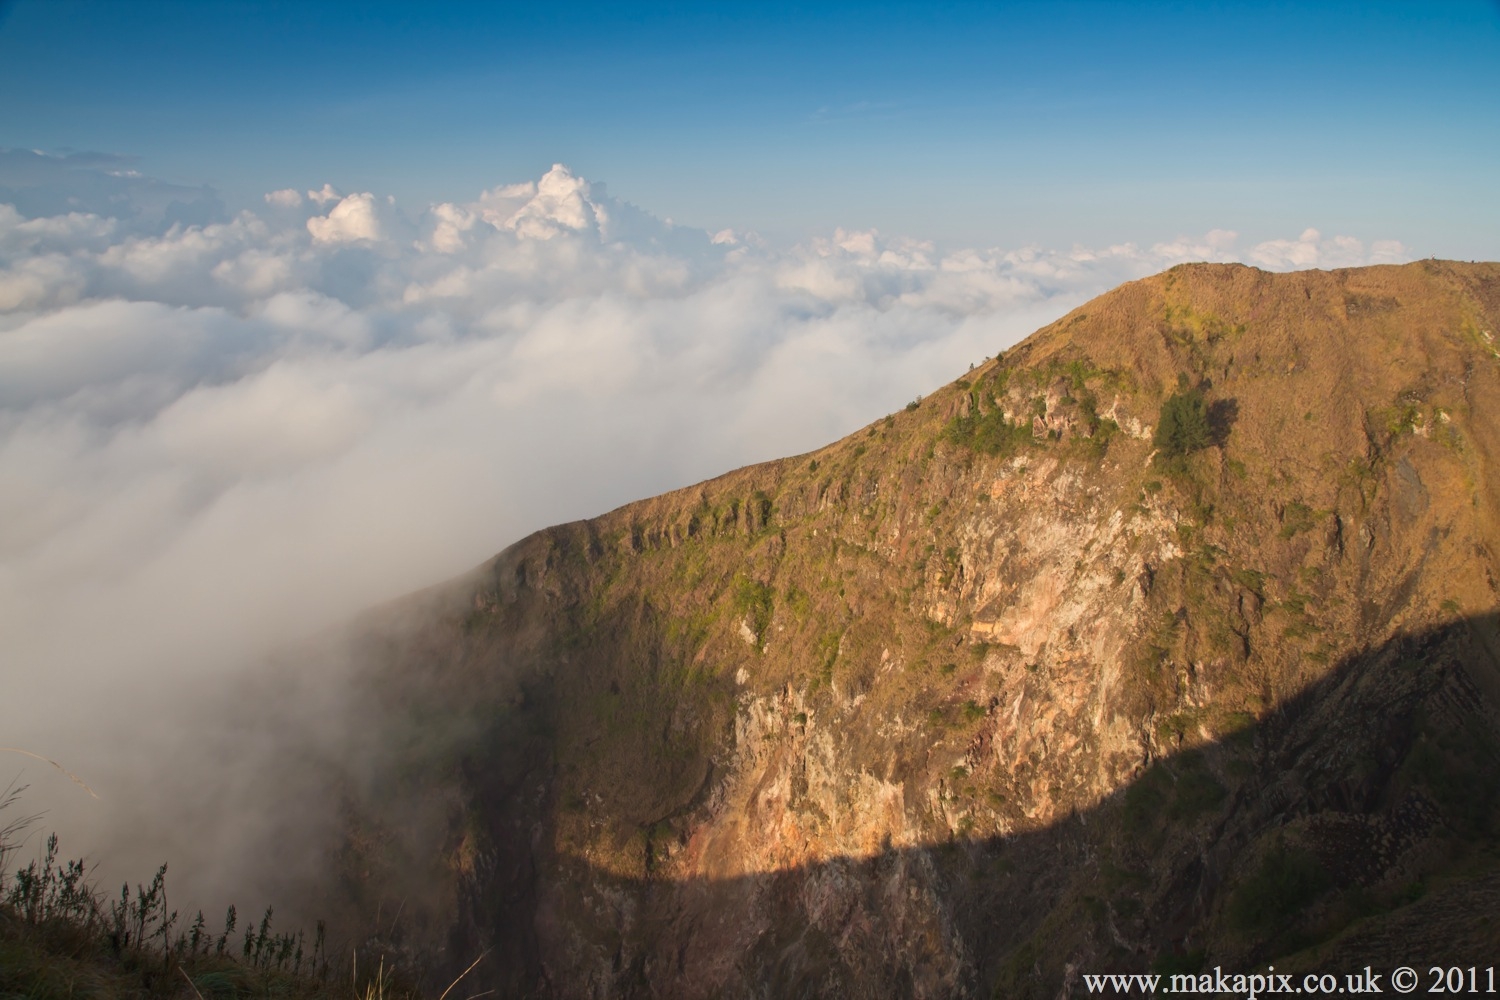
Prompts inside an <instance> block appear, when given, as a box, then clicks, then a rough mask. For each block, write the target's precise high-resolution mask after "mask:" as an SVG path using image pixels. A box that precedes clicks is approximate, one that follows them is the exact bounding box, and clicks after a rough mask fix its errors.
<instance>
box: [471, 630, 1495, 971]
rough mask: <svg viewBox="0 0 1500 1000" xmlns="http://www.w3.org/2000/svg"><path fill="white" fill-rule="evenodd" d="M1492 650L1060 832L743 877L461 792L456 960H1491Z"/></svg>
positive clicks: (1208, 756)
mask: <svg viewBox="0 0 1500 1000" xmlns="http://www.w3.org/2000/svg"><path fill="white" fill-rule="evenodd" d="M1497 635H1500V616H1497V615H1495V614H1485V615H1481V616H1475V617H1470V618H1467V619H1462V620H1457V621H1454V622H1452V623H1450V624H1446V625H1443V626H1441V627H1436V628H1433V629H1430V630H1428V631H1425V632H1422V633H1419V634H1412V635H1404V636H1401V637H1399V638H1397V639H1395V640H1393V641H1391V642H1389V643H1387V644H1385V645H1382V646H1380V647H1378V648H1373V649H1368V650H1365V651H1362V652H1360V653H1358V654H1356V655H1353V656H1350V657H1348V658H1347V659H1345V660H1344V661H1343V662H1342V663H1340V664H1339V665H1338V666H1337V667H1335V668H1334V669H1332V670H1330V671H1329V672H1328V674H1327V675H1326V676H1325V677H1324V679H1323V680H1321V681H1320V682H1318V683H1316V684H1314V685H1313V686H1311V687H1310V688H1308V689H1307V690H1304V691H1303V692H1302V693H1300V694H1299V695H1297V696H1296V697H1294V698H1292V699H1290V700H1288V701H1286V702H1285V703H1283V704H1280V705H1278V706H1276V707H1275V708H1273V709H1272V710H1270V711H1269V712H1267V713H1266V714H1265V716H1264V717H1263V718H1262V719H1260V720H1259V721H1254V722H1250V723H1248V724H1247V725H1245V726H1244V728H1242V729H1240V730H1239V731H1238V732H1235V733H1234V734H1233V735H1231V736H1229V737H1227V738H1223V739H1220V740H1218V741H1214V742H1206V743H1195V742H1194V741H1193V740H1192V739H1191V737H1190V736H1185V737H1184V738H1183V740H1182V743H1181V746H1180V747H1179V748H1178V749H1177V750H1175V751H1174V752H1172V753H1170V754H1169V755H1167V756H1165V757H1162V758H1160V759H1157V760H1155V761H1154V762H1153V763H1152V764H1151V765H1150V766H1149V767H1148V768H1147V769H1146V770H1145V771H1144V772H1143V773H1141V774H1140V775H1139V776H1138V777H1137V778H1136V779H1135V780H1134V781H1132V782H1131V783H1130V784H1129V785H1128V786H1127V787H1124V788H1121V789H1119V790H1118V791H1117V792H1116V793H1115V794H1114V795H1112V796H1111V797H1110V798H1108V799H1107V800H1105V801H1104V802H1102V803H1100V804H1099V805H1098V806H1097V807H1096V808H1093V809H1090V810H1087V811H1081V812H1076V813H1074V814H1072V815H1070V816H1069V817H1068V818H1067V819H1066V820H1064V821H1061V822H1058V823H1055V824H1053V825H1049V826H1044V827H1040V828H1038V829H1034V830H1029V831H1025V832H1018V833H1015V834H1014V835H1011V836H1006V837H1002V838H991V839H984V840H966V839H963V838H961V837H960V838H955V839H953V840H951V841H949V842H947V843H941V844H932V845H927V846H921V847H916V848H906V849H887V850H884V851H881V852H879V853H878V854H876V855H875V856H873V857H869V858H838V859H834V860H830V861H828V862H826V863H822V864H818V865H812V866H807V867H802V868H793V869H789V870H784V871H778V872H774V873H767V874H755V875H747V876H743V877H738V878H729V879H723V880H713V879H697V878H695V879H690V880H687V881H672V880H667V879H655V878H649V877H648V878H645V879H621V878H618V877H615V876H612V875H610V874H608V873H606V872H602V871H599V870H597V869H591V868H590V867H589V866H588V865H587V863H585V862H580V861H577V860H575V859H569V858H563V857H557V856H555V855H551V854H549V853H548V850H547V845H546V838H544V837H541V836H540V835H539V828H538V827H535V826H531V827H529V828H526V827H523V826H522V825H521V824H518V823H517V822H516V820H517V818H518V811H517V810H516V809H515V808H513V807H514V805H515V803H516V802H517V799H518V797H520V796H522V795H523V794H524V792H525V786H526V785H527V783H528V782H527V781H526V780H524V779H523V780H522V781H520V782H510V783H507V784H506V785H505V786H493V785H491V786H489V787H485V784H486V783H485V781H484V780H483V778H482V777H481V776H479V775H478V774H477V773H475V772H471V774H472V776H474V777H476V778H478V781H477V784H476V791H477V792H478V796H477V800H476V805H479V806H480V807H481V808H482V809H483V812H484V813H485V814H486V817H487V819H488V821H489V822H491V823H493V824H495V828H496V829H497V830H508V835H506V836H504V837H501V838H497V840H496V846H497V847H498V848H499V850H498V851H497V852H496V854H495V856H494V857H492V858H491V859H490V862H489V864H488V865H487V866H485V869H486V870H483V871H476V873H475V877H474V878H472V879H470V880H469V881H468V882H467V885H466V891H465V892H464V897H465V898H464V900H463V903H462V907H461V909H462V911H463V917H462V918H461V919H460V921H459V923H458V925H457V926H456V927H455V928H454V930H453V933H452V936H451V938H450V941H449V947H448V949H447V951H448V953H449V954H451V955H453V956H455V961H457V960H458V958H459V957H461V956H464V955H472V954H474V953H476V952H477V951H479V950H483V949H486V948H491V949H493V957H492V958H491V960H489V961H488V962H487V963H486V965H487V967H488V971H487V972H486V973H485V974H484V975H483V978H484V979H485V980H487V982H486V984H485V988H491V989H495V990H497V991H498V993H499V994H500V995H507V996H558V997H571V996H620V997H637V996H639V997H645V996H703V995H720V996H767V997H904V996H944V995H952V996H972V995H983V996H989V995H994V996H999V997H1054V996H1060V995H1084V994H1085V993H1086V989H1085V985H1084V982H1083V980H1082V978H1081V977H1082V976H1083V975H1084V974H1088V973H1100V972H1132V971H1146V970H1153V969H1154V970H1155V971H1158V972H1163V971H1164V972H1184V971H1195V970H1198V969H1202V968H1210V969H1211V968H1213V967H1215V966H1223V967H1224V968H1225V969H1236V970H1240V971H1254V969H1256V968H1259V967H1261V966H1263V965H1264V964H1265V963H1267V962H1271V963H1274V964H1275V965H1276V967H1277V968H1278V969H1280V970H1283V971H1294V970H1299V969H1306V970H1317V971H1320V972H1323V971H1332V972H1337V973H1339V974H1340V975H1342V974H1343V973H1344V972H1346V971H1354V970H1356V969H1362V968H1363V967H1364V966H1365V965H1372V966H1374V967H1375V969H1376V970H1377V971H1379V970H1381V969H1387V970H1388V969H1389V968H1391V967H1394V966H1396V965H1401V964H1407V965H1412V966H1416V967H1419V968H1420V969H1421V970H1422V971H1424V972H1425V971H1426V968H1427V966H1428V965H1444V966H1447V965H1464V966H1468V965H1473V964H1479V965H1485V964H1488V963H1492V962H1493V960H1494V956H1495V955H1496V954H1497V953H1500V842H1497V832H1500V822H1497V800H1500V727H1497V713H1496V704H1497V701H1496V698H1495V691H1496V685H1497V681H1500V669H1497V667H1500V661H1497V657H1496V653H1495V650H1496V636H1497ZM530 697H531V698H532V699H533V700H532V705H533V710H534V711H535V712H536V713H538V714H539V715H540V714H544V713H547V712H551V711H556V706H555V705H551V704H549V703H548V699H547V698H546V693H545V692H542V691H536V692H533V693H532V694H531V695H530ZM512 763H513V764H514V763H520V762H514V761H513V762H512ZM532 763H533V764H534V765H536V766H537V767H541V768H545V761H544V760H542V759H541V757H540V756H539V757H538V758H537V759H536V760H534V761H533V762H532ZM469 766H470V768H471V769H472V768H474V767H476V763H475V762H473V761H470V762H469ZM489 770H490V771H491V773H499V772H501V771H509V772H510V773H512V774H514V773H516V772H515V771H514V770H512V769H511V768H506V767H500V768H491V769H489ZM520 771H521V772H522V773H523V774H525V773H527V772H530V773H531V776H532V777H535V775H536V773H537V772H535V771H532V770H531V768H528V767H526V766H524V765H523V766H522V767H521V768H520ZM648 849H649V848H648ZM543 871H547V872H556V873H557V877H556V878H555V879H549V878H545V877H543V876H542V875H541V874H540V873H541V872H543ZM916 898H920V900H921V902H922V904H923V905H919V906H913V905H911V901H912V900H913V899H916ZM443 971H444V972H446V971H447V970H443Z"/></svg>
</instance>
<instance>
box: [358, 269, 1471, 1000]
mask: <svg viewBox="0 0 1500 1000" xmlns="http://www.w3.org/2000/svg"><path fill="white" fill-rule="evenodd" d="M1497 331H1500V265H1492V264H1482V265H1461V264H1452V263H1443V262H1423V263H1419V264H1413V265H1408V266H1405V267H1385V268H1367V269H1359V270H1350V271H1336V272H1301V273H1295V274H1282V275H1273V274H1267V273H1263V272H1260V271H1256V270H1254V269H1251V268H1246V267H1240V266H1219V265H1193V266H1184V267H1178V268H1174V269H1173V270H1171V271H1168V272H1166V273H1164V274H1162V275H1159V276H1157V277H1154V278H1151V279H1147V280H1145V281H1140V282H1135V283H1133V284H1130V285H1126V286H1123V287H1121V288H1119V289H1117V290H1115V291H1114V292H1111V293H1109V294H1108V295H1105V296H1103V297H1101V298H1099V299H1097V300H1095V301H1093V302H1091V303H1089V304H1087V305H1085V306H1084V307H1082V308H1081V309H1079V310H1077V311H1075V312H1074V313H1072V314H1070V315H1069V316H1066V317H1064V318H1063V319H1061V320H1059V321H1058V322H1057V323H1054V324H1052V325H1051V326H1049V327H1047V328H1045V329H1043V330H1041V331H1038V332H1037V333H1036V334H1035V335H1033V336H1032V337H1031V338H1029V339H1028V340H1027V341H1025V342H1024V343H1023V344H1021V345H1019V346H1017V347H1016V348H1014V349H1012V350H1010V351H1008V352H1006V353H1005V355H1004V356H1002V357H1000V358H997V359H995V360H993V361H990V362H987V363H986V364H985V365H983V366H981V367H979V368H977V369H975V370H974V371H972V372H970V373H969V374H968V375H966V376H965V377H964V378H963V379H962V380H960V381H957V382H955V383H953V384H951V385H949V386H947V387H944V388H943V389H941V390H940V391H938V392H936V393H934V394H933V395H931V396H930V397H928V398H926V399H922V400H921V401H920V402H918V403H915V404H913V405H911V406H908V407H907V408H906V409H905V410H903V411H900V412H897V413H895V414H892V415H891V416H890V417H887V418H885V419H884V420H882V421H879V422H877V423H875V424H873V425H871V426H870V427H868V428H866V429H863V430H861V431H859V432H857V433H855V434H854V435H852V436H850V437H849V438H846V439H845V440H843V441H840V442H838V443H836V444H834V445H831V446H829V447H828V448H825V449H823V450H821V451H818V452H816V453H813V454H810V455H803V456H800V457H797V458H791V459H786V460H783V461H779V462H773V463H769V464H766V465H763V466H757V467H753V468H748V469H742V470H739V471H738V472H734V473H731V474H729V475H727V476H724V477H722V478H720V479H717V480H714V481H712V482H708V483H704V484H702V485H700V486H695V487H692V488H690V489H686V490H681V491H678V492H676V493H671V494H667V495H665V496H662V497H657V498H655V499H651V500H646V501H642V502H640V503H636V504H632V505H630V506H628V507H624V508H621V509H619V510H616V511H613V512H611V513H609V514H606V515H604V516H602V517H600V518H597V519H595V520H592V521H588V522H581V523H576V524H569V525H563V526H560V527H557V528H551V529H548V530H546V531H543V532H539V533H538V534H536V535H534V536H532V537H530V538H528V539H525V540H524V541H522V542H520V543H518V544H517V545H515V546H513V547H512V548H510V549H508V550H506V551H505V552H504V553H502V554H500V555H499V556H497V557H496V558H495V559H493V560H492V561H491V562H489V563H487V564H486V565H485V566H483V567H482V568H481V569H479V570H478V571H476V572H475V573H474V574H472V575H471V576H469V577H467V578H465V579H463V580H460V581H456V582H454V583H453V584H451V585H448V586H445V587H442V588H439V589H438V590H436V591H433V592H431V593H427V594H422V595H417V596H416V597H413V598H411V599H409V600H408V601H406V602H403V604H402V605H400V606H399V607H396V608H391V609H385V610H383V611H381V612H378V613H374V614H372V615H371V616H370V618H369V619H368V620H367V621H366V622H365V623H364V626H365V632H364V634H363V638H362V639H361V646H360V655H361V657H362V660H363V662H364V663H365V664H366V667H365V669H366V671H367V677H368V679H369V685H370V689H371V691H372V692H373V697H374V699H375V700H376V702H377V703H378V704H379V706H380V708H379V710H378V713H377V715H376V716H373V717H372V719H373V720H374V722H375V723H376V724H377V728H378V731H379V732H380V733H381V744H382V746H383V747H384V751H383V753H384V759H383V763H382V766H381V768H380V769H379V775H378V777H377V778H376V779H375V780H374V782H373V783H371V784H368V785H366V786H363V787H361V788H358V789H356V788H355V787H354V786H352V785H351V786H350V787H349V788H348V789H346V797H347V814H348V827H347V829H348V833H347V837H346V840H345V842H344V843H343V844H342V845H341V846H340V848H339V853H338V866H339V871H340V872H341V875H342V876H343V878H342V882H341V885H340V887H339V888H338V889H337V894H339V895H341V896H343V897H346V898H347V899H349V900H351V901H352V904H353V905H357V906H365V907H373V906H374V905H375V904H376V903H377V902H378V901H380V900H381V899H383V898H385V897H392V898H391V900H390V904H391V905H394V903H395V898H394V897H397V896H399V897H402V898H405V899H406V900H407V903H406V906H407V907H408V908H409V911H408V913H409V916H408V917H407V921H408V926H409V928H410V930H409V932H408V933H409V940H410V941H411V942H412V943H414V944H416V945H419V946H421V947H424V948H426V949H427V950H428V952H429V954H434V955H441V956H446V958H445V959H443V961H446V962H447V963H448V964H454V963H457V964H458V967H460V968H461V967H462V965H466V964H467V962H468V959H469V958H471V957H472V955H473V954H475V953H478V952H479V951H483V950H485V949H490V950H491V957H490V958H489V959H487V961H486V964H485V966H484V967H483V969H482V970H481V973H480V974H482V975H483V976H485V977H486V978H487V979H488V982H489V985H490V986H492V987H494V988H496V989H497V990H499V991H500V992H501V993H502V994H503V995H532V996H560V997H561V996H566V997H574V996H598V997H606V996H681V997H701V996H724V997H751V996H777V997H781V996H799V995H801V996H849V997H861V996H867V997H876V996H920V997H944V996H970V995H976V994H977V995H989V994H995V995H999V996H1007V997H1010V996H1031V995H1035V996H1047V997H1051V996H1057V995H1059V994H1060V993H1063V994H1065V993H1066V992H1067V991H1068V990H1070V989H1074V988H1076V980H1077V977H1078V975H1079V974H1080V973H1081V972H1094V971H1129V970H1132V969H1145V968H1148V967H1151V966H1153V965H1155V966H1156V967H1158V968H1174V969H1176V968H1191V967H1192V966H1194V965H1195V964H1201V963H1204V962H1206V963H1207V964H1208V965H1209V966H1212V965H1215V964H1223V965H1225V966H1226V967H1231V966H1233V965H1235V964H1237V963H1238V964H1240V965H1241V966H1248V964H1249V963H1251V962H1261V961H1266V960H1273V961H1275V962H1276V963H1277V965H1278V967H1279V968H1285V969H1291V968H1295V967H1297V966H1298V963H1303V964H1309V965H1316V964H1317V963H1319V962H1323V963H1325V965H1326V962H1327V961H1331V960H1333V959H1334V958H1337V959H1339V960H1341V961H1342V960H1347V961H1348V962H1349V964H1350V967H1351V968H1352V967H1353V964H1354V962H1355V961H1356V960H1357V959H1361V957H1362V956H1363V957H1370V956H1374V957H1376V958H1378V960H1379V961H1380V962H1391V961H1393V960H1394V959H1396V958H1398V957H1400V956H1399V955H1397V954H1395V952H1396V951H1400V950H1401V948H1405V949H1407V950H1408V951H1411V952H1412V954H1413V957H1414V958H1415V959H1417V960H1419V961H1428V960H1431V961H1432V962H1434V963H1435V962H1438V961H1439V960H1446V959H1448V958H1452V959H1454V960H1457V959H1459V958H1463V957H1465V956H1470V960H1472V961H1480V962H1482V963H1483V962H1489V961H1492V959H1493V956H1494V954H1496V953H1497V952H1496V951H1495V945H1496V943H1497V935H1500V926H1497V925H1493V924H1483V923H1480V922H1478V921H1477V920H1476V915H1480V914H1485V913H1487V914H1494V913H1500V906H1497V905H1495V904H1496V903H1500V855H1497V850H1496V835H1497V830H1500V824H1497V800H1496V795H1497V788H1500V784H1497V778H1500V738H1497V736H1500V727H1497V718H1500V716H1497V713H1496V705H1497V704H1500V659H1497V653H1500V630H1497V627H1496V619H1495V616H1494V611H1495V609H1496V608H1497V605H1500V601H1497V582H1496V574H1497V571H1500V565H1497V560H1496V551H1497V546H1500V521H1497V517H1500V506H1497V504H1500V489H1497V486H1500V478H1497V465H1496V463H1497V462H1500V420H1497V418H1496V414H1497V412H1500V409H1497V408H1500V354H1497V345H1496V340H1495V337H1496V333H1497ZM1174 398H1175V399H1177V400H1179V401H1186V402H1185V403H1184V406H1186V404H1187V403H1191V404H1192V406H1186V408H1187V409H1189V410H1191V409H1192V408H1193V407H1194V406H1196V407H1197V409H1196V411H1195V412H1196V413H1197V414H1199V415H1201V418H1202V420H1201V426H1197V427H1191V428H1189V430H1191V431H1192V432H1193V434H1190V435H1189V437H1188V439H1187V440H1188V444H1187V445H1186V446H1185V447H1182V446H1174V445H1173V444H1172V443H1171V442H1168V441H1166V440H1164V439H1163V437H1162V435H1160V434H1158V433H1157V425H1158V423H1159V421H1160V420H1161V419H1162V417H1161V415H1162V413H1163V407H1164V406H1169V405H1171V406H1175V405H1177V404H1168V400H1171V399H1174ZM1186 419H1189V421H1190V422H1191V420H1194V419H1197V418H1196V417H1192V415H1191V414H1189V418H1186ZM1194 434H1196V437H1194V436H1193V435H1194ZM664 446H669V443H664ZM413 817H420V818H421V821H420V822H413V821H412V820H413ZM1393 942H1395V943H1393ZM1397 944H1399V945H1400V947H1399V948H1398V947H1397ZM440 964H441V963H440ZM1360 964H1363V961H1360ZM1070 984H1073V985H1070Z"/></svg>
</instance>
